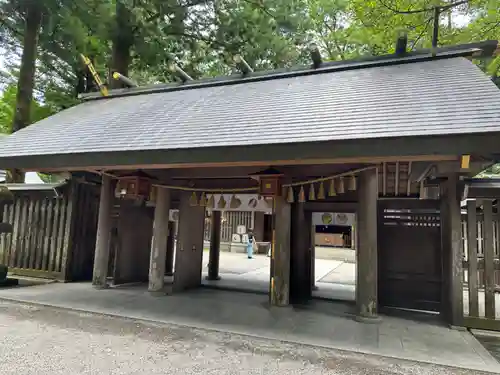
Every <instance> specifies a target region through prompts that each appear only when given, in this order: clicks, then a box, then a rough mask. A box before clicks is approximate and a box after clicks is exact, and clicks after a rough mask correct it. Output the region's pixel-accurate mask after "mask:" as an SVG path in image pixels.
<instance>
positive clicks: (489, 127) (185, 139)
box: [0, 57, 500, 158]
mask: <svg viewBox="0 0 500 375" xmlns="http://www.w3.org/2000/svg"><path fill="white" fill-rule="evenodd" d="M492 131H500V91H499V90H498V88H497V87H496V86H495V85H494V84H493V83H492V82H491V81H490V80H489V79H488V77H486V76H485V75H484V73H482V72H481V71H480V70H479V69H478V68H477V67H476V66H474V65H473V64H472V63H471V62H470V61H468V60H467V59H465V58H461V57H457V58H450V59H442V60H433V61H425V62H415V63H408V64H401V65H392V66H381V67H373V68H366V69H355V70H347V71H340V72H331V73H322V74H312V75H308V76H302V77H292V78H281V79H274V80H268V81H260V82H250V83H245V84H234V85H226V86H218V87H206V88H194V89H188V90H181V91H170V92H162V93H150V94H143V95H136V96H124V97H117V98H112V99H103V100H93V101H88V102H85V103H83V104H80V105H78V106H76V107H73V108H70V109H68V110H65V111H62V112H60V113H58V114H56V115H54V116H52V117H50V118H47V119H44V120H42V121H40V122H38V123H36V124H33V125H31V126H29V127H28V128H26V129H23V130H21V131H19V132H17V133H15V134H14V135H11V136H9V137H7V138H6V139H2V147H1V148H0V158H3V157H16V156H29V155H57V154H70V153H81V152H103V151H133V150H160V149H161V150H169V149H178V148H185V149H189V148H202V147H212V146H237V145H250V144H279V143H295V142H314V141H330V140H346V139H367V138H379V137H399V136H419V135H444V134H459V133H476V132H492Z"/></svg>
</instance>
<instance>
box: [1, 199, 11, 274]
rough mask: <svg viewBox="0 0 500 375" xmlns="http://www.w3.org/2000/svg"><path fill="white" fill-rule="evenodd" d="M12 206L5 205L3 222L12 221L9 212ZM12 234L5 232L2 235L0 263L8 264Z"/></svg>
mask: <svg viewBox="0 0 500 375" xmlns="http://www.w3.org/2000/svg"><path fill="white" fill-rule="evenodd" d="M11 208H12V205H6V206H3V209H2V215H0V216H1V217H2V222H3V223H10V221H9V214H10V210H11ZM10 237H11V234H10V233H5V234H1V235H0V243H1V244H0V264H7V260H8V259H9V245H8V243H9V240H10Z"/></svg>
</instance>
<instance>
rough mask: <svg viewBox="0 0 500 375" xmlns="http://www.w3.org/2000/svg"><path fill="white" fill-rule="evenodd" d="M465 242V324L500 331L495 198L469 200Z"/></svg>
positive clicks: (464, 231) (497, 232)
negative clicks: (479, 207)
mask: <svg viewBox="0 0 500 375" xmlns="http://www.w3.org/2000/svg"><path fill="white" fill-rule="evenodd" d="M462 229H463V230H462V233H463V235H462V238H463V244H464V247H463V249H464V261H463V271H464V272H463V274H464V281H465V282H466V288H465V289H464V300H463V301H464V323H465V325H466V326H467V327H470V328H479V329H494V330H500V311H498V309H497V308H496V305H497V304H498V303H500V294H498V293H496V291H497V290H498V285H499V272H500V267H499V263H500V262H499V248H500V247H499V240H500V239H499V231H498V229H499V225H498V217H497V215H496V214H494V213H493V207H492V201H491V200H484V201H483V202H482V211H481V212H478V210H477V209H476V201H474V200H469V201H467V216H466V220H465V223H462Z"/></svg>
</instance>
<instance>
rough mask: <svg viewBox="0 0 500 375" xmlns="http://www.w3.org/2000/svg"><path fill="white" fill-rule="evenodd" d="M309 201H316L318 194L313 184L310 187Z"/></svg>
mask: <svg viewBox="0 0 500 375" xmlns="http://www.w3.org/2000/svg"><path fill="white" fill-rule="evenodd" d="M309 200H310V201H315V200H316V192H315V191H314V184H311V186H310V187H309Z"/></svg>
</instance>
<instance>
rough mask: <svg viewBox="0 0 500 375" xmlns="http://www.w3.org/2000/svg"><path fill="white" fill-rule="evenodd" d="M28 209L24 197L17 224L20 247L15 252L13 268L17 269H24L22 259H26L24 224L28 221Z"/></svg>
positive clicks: (26, 199) (27, 202)
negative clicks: (19, 219)
mask: <svg viewBox="0 0 500 375" xmlns="http://www.w3.org/2000/svg"><path fill="white" fill-rule="evenodd" d="M28 209H29V200H28V198H26V197H23V198H22V206H21V222H20V223H19V238H20V240H21V241H20V246H19V251H17V253H18V255H17V257H16V264H15V265H14V267H18V268H26V267H24V265H23V264H24V262H23V261H24V258H25V257H26V255H25V253H26V247H27V246H26V242H27V232H26V231H25V230H24V227H25V226H26V222H27V220H28Z"/></svg>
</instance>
